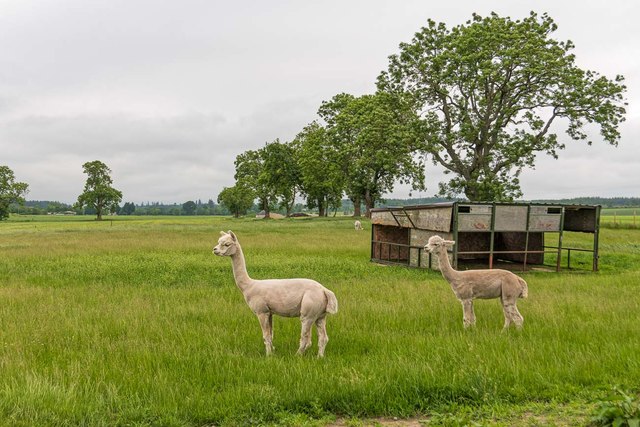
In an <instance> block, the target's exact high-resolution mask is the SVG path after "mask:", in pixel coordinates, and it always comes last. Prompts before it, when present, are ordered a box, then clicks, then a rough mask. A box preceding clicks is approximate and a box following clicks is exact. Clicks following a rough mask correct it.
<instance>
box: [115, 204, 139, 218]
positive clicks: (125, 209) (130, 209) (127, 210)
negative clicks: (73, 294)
mask: <svg viewBox="0 0 640 427" xmlns="http://www.w3.org/2000/svg"><path fill="white" fill-rule="evenodd" d="M135 211H136V205H134V204H133V203H132V202H126V203H125V204H124V205H123V206H122V209H120V212H119V214H120V215H133V213H134V212H135Z"/></svg>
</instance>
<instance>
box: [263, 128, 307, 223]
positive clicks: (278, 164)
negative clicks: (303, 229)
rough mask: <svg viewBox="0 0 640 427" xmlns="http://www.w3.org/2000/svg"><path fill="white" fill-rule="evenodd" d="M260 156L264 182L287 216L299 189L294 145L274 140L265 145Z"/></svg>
mask: <svg viewBox="0 0 640 427" xmlns="http://www.w3.org/2000/svg"><path fill="white" fill-rule="evenodd" d="M260 154H261V156H262V159H263V169H262V174H263V175H264V180H265V181H266V183H267V185H268V186H269V187H270V188H271V189H272V190H273V194H275V196H276V197H277V199H278V201H279V203H280V206H281V207H283V208H285V210H286V214H287V216H289V215H290V214H291V210H292V209H293V205H294V204H295V199H296V195H297V194H298V191H299V188H300V168H299V167H298V152H297V150H296V148H295V146H294V145H292V144H287V143H282V142H280V140H278V139H276V140H275V141H273V142H271V143H268V144H266V145H265V146H264V147H263V148H262V149H261V150H260Z"/></svg>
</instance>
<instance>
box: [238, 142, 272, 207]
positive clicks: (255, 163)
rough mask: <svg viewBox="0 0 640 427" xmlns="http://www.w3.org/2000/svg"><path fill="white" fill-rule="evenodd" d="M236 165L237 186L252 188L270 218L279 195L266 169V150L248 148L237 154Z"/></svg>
mask: <svg viewBox="0 0 640 427" xmlns="http://www.w3.org/2000/svg"><path fill="white" fill-rule="evenodd" d="M235 167H236V174H235V179H236V186H240V187H243V188H248V189H250V190H252V192H253V194H254V197H256V198H257V199H258V204H259V206H260V209H262V210H264V214H265V218H269V217H270V212H271V208H272V207H273V206H275V204H276V203H277V201H278V196H277V195H276V191H275V189H274V187H273V185H272V182H271V180H270V177H269V174H268V173H267V171H266V167H265V161H264V151H263V150H262V149H260V150H247V151H245V152H244V153H242V154H239V155H237V156H236V161H235Z"/></svg>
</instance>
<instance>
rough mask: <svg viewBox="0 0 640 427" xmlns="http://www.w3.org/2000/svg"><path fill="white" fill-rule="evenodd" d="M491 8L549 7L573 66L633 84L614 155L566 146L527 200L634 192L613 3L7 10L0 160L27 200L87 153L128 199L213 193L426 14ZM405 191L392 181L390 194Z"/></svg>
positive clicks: (57, 183) (634, 63) (76, 169)
mask: <svg viewBox="0 0 640 427" xmlns="http://www.w3.org/2000/svg"><path fill="white" fill-rule="evenodd" d="M492 10H494V11H496V12H497V13H499V14H502V15H509V16H511V17H513V18H519V17H523V16H526V15H527V14H528V13H529V11H530V10H537V11H540V12H543V11H547V12H549V14H550V15H551V16H552V17H553V18H554V19H555V20H556V22H557V23H558V25H559V30H558V33H557V38H559V39H571V40H573V41H574V42H575V43H576V46H577V49H576V55H577V60H578V63H579V64H580V65H581V66H584V67H586V68H589V69H593V70H596V71H599V72H601V73H603V74H605V75H608V76H611V75H612V74H616V73H623V74H625V76H626V77H627V84H628V86H629V102H630V104H631V105H630V107H629V111H630V114H629V117H628V121H627V122H626V123H625V124H624V126H623V139H622V141H621V144H620V147H619V148H617V149H614V148H612V147H608V146H605V145H604V144H598V143H595V144H594V146H593V147H583V146H580V145H576V146H575V147H574V146H573V145H572V146H568V148H567V150H565V151H564V152H561V153H560V160H558V161H554V160H552V159H548V158H545V157H544V156H541V157H540V158H539V159H538V162H537V167H536V169H535V170H533V171H526V172H524V173H523V176H522V182H523V188H524V189H525V197H534V196H533V195H537V194H542V193H545V191H546V190H545V189H548V188H552V189H554V191H556V192H557V195H558V196H574V195H575V196H577V195H582V194H584V191H586V190H587V189H589V188H590V189H592V190H593V191H595V192H597V193H598V194H599V195H603V196H605V195H611V194H620V192H625V193H624V194H627V193H631V192H633V191H634V189H633V186H632V185H631V184H633V183H637V182H640V176H639V172H637V171H638V170H640V167H638V166H639V165H638V162H637V160H635V159H638V158H640V147H638V145H637V144H635V141H637V140H638V137H640V132H639V131H638V129H640V117H639V115H638V114H635V115H634V114H633V111H634V110H633V109H634V108H636V107H635V105H636V104H637V102H638V99H639V98H640V93H638V90H637V87H638V84H637V83H638V81H639V77H640V67H639V63H638V59H637V58H640V51H639V49H640V48H639V47H638V44H637V43H636V42H635V41H636V40H637V39H638V33H639V32H640V31H639V30H638V29H637V26H636V24H635V21H634V19H635V17H636V16H637V15H638V12H640V4H636V3H634V2H627V1H622V0H612V1H610V2H609V3H607V7H606V8H603V7H602V4H601V2H599V1H587V2H557V1H555V0H554V1H552V0H537V1H533V0H526V1H523V2H504V1H498V0H491V1H487V2H481V3H478V2H477V1H472V0H460V1H456V2H444V3H443V2H440V3H433V2H424V1H422V0H408V1H403V2H393V1H390V0H374V1H364V0H358V1H350V2H344V1H338V0H329V1H325V2H316V3H309V2H299V1H294V0H276V1H271V2H261V1H257V0H253V1H252V0H249V1H244V2H226V1H218V0H213V1H209V0H184V1H181V2H157V1H154V0H139V1H134V2H131V1H127V0H111V1H97V2H87V1H84V0H59V1H56V2H41V1H34V0H22V1H20V2H17V1H16V2H4V3H2V6H0V52H2V55H1V58H0V164H7V165H8V166H10V167H11V168H12V169H13V170H14V172H15V173H16V177H17V178H18V179H19V180H22V181H25V182H28V183H29V184H30V187H31V193H30V195H29V197H30V198H34V199H57V200H61V201H73V200H75V198H76V197H77V195H78V194H79V191H81V189H82V184H83V182H84V175H83V174H82V163H84V162H86V161H90V160H95V159H99V160H102V161H104V162H105V163H107V164H108V165H109V166H110V167H111V169H112V170H113V178H114V184H115V185H116V187H117V188H120V189H121V190H122V191H123V192H124V195H125V199H126V200H128V201H136V202H141V201H164V202H183V201H186V200H189V199H197V198H201V199H207V198H215V197H216V196H217V194H218V192H219V191H220V190H221V189H222V188H223V187H224V186H230V185H233V182H234V180H233V173H234V167H233V161H234V159H235V156H236V155H237V154H239V153H241V152H243V151H244V150H247V149H255V148H259V147H261V146H262V145H263V144H264V143H265V142H269V141H273V140H274V139H276V138H280V139H281V140H284V141H288V140H291V139H292V138H293V137H294V136H295V135H296V133H297V132H299V131H300V130H301V129H302V127H303V126H305V125H306V124H307V123H309V122H310V121H312V120H314V119H315V118H316V111H317V108H318V106H319V105H320V103H321V102H322V101H323V100H327V99H329V98H331V97H332V96H333V95H335V94H337V93H340V92H350V93H353V94H356V95H360V94H362V93H366V92H371V91H373V90H375V78H376V76H377V75H378V73H379V72H380V71H381V70H382V69H384V68H385V67H386V65H387V57H388V55H390V54H393V53H396V52H397V47H398V44H399V43H400V42H406V41H409V40H410V39H411V37H412V36H413V34H414V33H415V32H416V31H417V30H418V29H419V28H420V26H423V25H425V24H426V21H427V19H428V18H431V19H433V20H435V21H442V22H446V23H447V24H449V25H457V24H460V23H463V22H465V21H466V20H467V19H469V18H470V16H471V14H472V13H473V12H478V13H480V14H484V15H486V14H488V13H489V12H491V11H492ZM596 140H597V139H596ZM560 171H563V172H565V173H566V174H568V175H565V176H570V177H576V178H575V180H573V178H572V179H567V178H562V177H561V176H560V175H561V174H560ZM427 176H428V182H427V184H428V186H429V190H428V191H427V194H426V195H432V194H433V193H434V192H435V191H436V190H437V182H438V181H439V180H440V179H441V174H440V173H439V172H438V171H437V170H432V169H431V166H430V169H429V170H428V171H427ZM623 177H628V178H626V179H627V182H628V183H631V184H627V185H626V186H625V184H624V179H625V178H623ZM630 185H631V186H630ZM637 191H638V190H635V194H627V195H638V194H637ZM408 193H409V190H408V189H407V188H403V187H402V186H398V189H397V191H396V192H394V194H392V195H390V196H397V197H406V196H407V195H408ZM414 195H416V193H414ZM530 195H531V196H530ZM535 197H538V196H535Z"/></svg>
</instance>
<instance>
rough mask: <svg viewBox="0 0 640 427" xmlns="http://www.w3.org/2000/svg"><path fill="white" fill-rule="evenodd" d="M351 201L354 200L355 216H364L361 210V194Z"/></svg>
mask: <svg viewBox="0 0 640 427" xmlns="http://www.w3.org/2000/svg"><path fill="white" fill-rule="evenodd" d="M351 201H352V202H353V216H355V217H357V218H360V217H361V216H362V212H361V211H360V196H357V197H354V198H353V199H351Z"/></svg>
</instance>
